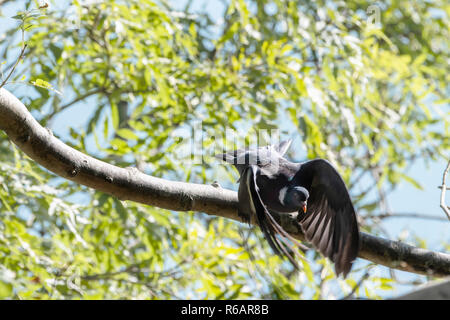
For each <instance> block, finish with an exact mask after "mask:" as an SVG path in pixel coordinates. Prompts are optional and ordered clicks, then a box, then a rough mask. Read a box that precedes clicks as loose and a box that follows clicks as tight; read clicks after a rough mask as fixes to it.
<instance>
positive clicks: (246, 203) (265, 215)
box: [238, 165, 301, 269]
mask: <svg viewBox="0 0 450 320" xmlns="http://www.w3.org/2000/svg"><path fill="white" fill-rule="evenodd" d="M258 173H259V168H258V167H257V166H255V165H250V166H248V167H246V168H245V170H244V171H243V173H242V176H241V182H240V184H239V191H238V198H239V207H238V214H239V216H240V217H242V218H243V220H244V221H246V222H250V217H251V216H254V217H256V221H257V223H258V225H259V227H260V229H261V231H262V232H263V234H264V237H265V238H266V240H267V242H268V243H269V245H270V247H271V248H272V250H273V251H274V252H275V253H276V254H278V255H280V256H284V257H287V258H288V259H289V261H290V262H291V264H292V265H293V266H294V267H295V268H296V269H298V268H299V267H298V264H297V262H296V261H295V259H294V258H293V257H292V255H291V254H290V253H289V251H288V249H287V248H286V245H287V246H290V245H289V243H287V242H286V241H285V240H284V239H283V238H281V240H280V238H278V237H277V236H276V234H277V233H279V234H282V233H283V232H284V230H283V229H282V227H281V226H280V225H278V223H277V222H276V221H275V219H274V218H273V217H272V215H271V214H270V213H269V211H268V210H267V208H266V206H265V205H264V203H263V201H262V199H261V195H260V194H259V188H258V185H257V183H256V178H257V175H258ZM283 242H284V243H283ZM285 244H286V245H285ZM293 252H294V253H296V254H298V255H299V253H298V252H297V251H296V250H293ZM300 257H301V256H300Z"/></svg>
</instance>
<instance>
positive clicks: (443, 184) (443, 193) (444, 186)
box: [440, 160, 450, 220]
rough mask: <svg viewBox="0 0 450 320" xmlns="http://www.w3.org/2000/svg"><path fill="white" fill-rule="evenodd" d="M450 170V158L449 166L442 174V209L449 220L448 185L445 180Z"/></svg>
mask: <svg viewBox="0 0 450 320" xmlns="http://www.w3.org/2000/svg"><path fill="white" fill-rule="evenodd" d="M449 170H450V160H449V161H448V164H447V168H445V171H444V174H443V175H442V186H441V201H440V206H441V208H442V210H444V212H445V214H446V215H447V218H448V220H450V210H449V208H448V207H447V205H446V204H445V190H447V186H446V185H445V180H446V179H447V174H448V171H449Z"/></svg>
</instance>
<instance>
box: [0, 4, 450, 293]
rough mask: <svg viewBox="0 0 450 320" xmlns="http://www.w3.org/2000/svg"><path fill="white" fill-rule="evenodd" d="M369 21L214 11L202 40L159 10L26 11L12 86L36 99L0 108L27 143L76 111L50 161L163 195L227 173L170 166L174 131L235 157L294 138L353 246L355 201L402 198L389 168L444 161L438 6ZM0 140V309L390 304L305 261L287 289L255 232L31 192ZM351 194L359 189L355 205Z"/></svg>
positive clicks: (396, 172)
mask: <svg viewBox="0 0 450 320" xmlns="http://www.w3.org/2000/svg"><path fill="white" fill-rule="evenodd" d="M371 4H372V2H371V1H356V0H355V1H346V2H341V1H317V2H314V3H313V2H309V1H305V2H300V3H296V2H294V1H282V0H276V1H255V2H250V1H244V0H230V1H227V7H226V10H225V14H224V17H223V23H221V24H217V23H216V21H215V19H214V18H212V17H211V16H208V14H207V13H201V12H200V13H196V14H193V13H191V12H189V11H188V9H186V11H185V12H180V11H175V10H173V9H172V8H171V6H170V5H169V4H167V3H166V2H165V1H150V0H146V1H142V0H140V1H138V0H132V1H112V0H110V1H107V0H105V1H101V2H99V3H97V4H96V5H95V6H92V5H86V4H83V3H82V2H78V1H74V4H73V5H71V6H70V9H71V10H68V8H69V7H68V8H67V10H66V9H65V10H61V11H58V10H53V9H52V8H51V7H50V9H47V11H46V12H45V14H39V17H38V16H32V15H30V14H28V15H26V13H24V12H34V11H33V10H37V8H36V7H35V6H36V4H34V2H29V3H28V4H27V5H26V8H25V9H26V10H28V11H24V12H19V13H18V14H17V16H16V17H13V18H14V19H19V20H20V21H25V18H26V22H27V27H28V23H29V24H30V25H29V26H32V28H31V27H30V28H27V29H26V30H25V39H24V41H25V42H26V44H27V45H28V53H27V57H26V59H25V61H24V62H23V65H22V67H21V68H19V69H18V70H17V73H16V74H15V75H14V76H15V77H16V79H21V78H22V77H23V76H26V77H27V78H29V79H34V80H33V81H34V85H35V86H36V87H32V88H33V89H32V90H23V89H21V88H20V87H13V89H14V90H13V92H14V93H15V94H16V95H17V96H19V97H20V98H21V99H22V101H24V103H26V104H27V106H28V107H29V108H30V109H31V110H33V111H36V110H38V111H40V112H39V113H35V114H37V116H38V120H39V121H40V122H41V124H42V125H51V123H52V121H55V120H54V119H55V118H56V116H58V115H60V114H64V111H66V110H67V109H71V108H73V109H75V108H76V107H77V105H79V104H82V103H89V106H90V107H91V109H92V112H91V113H90V114H89V115H85V116H83V117H84V118H85V126H84V128H83V129H82V130H78V129H76V128H70V137H61V138H62V139H63V140H64V141H65V142H66V143H68V144H69V145H72V146H73V147H75V148H76V149H78V150H80V151H82V152H86V153H89V154H94V155H95V156H96V157H97V158H99V159H102V160H104V161H107V162H109V163H111V164H116V165H120V166H124V167H125V166H137V167H138V168H142V169H143V170H144V171H145V172H146V173H149V174H152V175H155V176H161V177H165V178H169V179H173V180H184V181H191V182H205V183H211V182H212V181H214V180H220V181H223V180H225V179H229V180H230V181H235V179H236V173H235V172H234V171H231V169H230V170H229V169H228V168H227V169H226V170H224V169H223V167H220V168H218V167H214V168H213V167H212V166H211V165H210V164H209V163H202V164H193V165H189V166H188V165H185V159H179V158H178V157H176V155H177V154H180V153H182V152H183V147H184V145H183V143H181V142H180V140H178V139H177V138H176V137H174V134H173V133H174V130H176V129H182V128H190V127H191V126H193V125H194V124H195V122H196V121H198V120H202V121H203V122H202V124H203V131H204V132H205V133H207V132H224V131H225V128H235V129H237V130H238V131H239V132H240V133H242V132H248V134H242V135H241V136H239V143H243V141H252V139H254V136H253V135H252V134H253V133H254V130H256V129H270V128H275V127H278V126H280V127H282V129H283V133H285V134H291V133H295V134H296V135H299V136H300V137H301V140H302V141H303V143H304V145H305V146H307V147H308V148H307V155H306V156H307V157H308V158H312V157H324V158H328V159H330V160H331V161H332V162H333V163H335V164H336V165H337V166H338V167H339V169H340V171H341V172H342V173H343V175H344V178H345V180H346V181H347V183H349V185H350V186H351V192H352V195H353V198H354V200H355V205H356V207H357V209H358V212H359V214H360V215H361V216H362V217H363V218H364V221H363V224H364V225H363V229H364V230H367V231H371V232H376V231H379V230H378V229H377V228H376V225H374V224H373V223H371V221H372V220H371V219H370V218H371V217H373V216H376V214H378V213H380V208H379V205H378V200H377V201H374V198H373V197H371V196H370V192H376V191H377V190H391V189H393V188H395V187H396V186H397V185H398V184H399V183H400V182H401V181H407V182H408V183H411V184H413V185H414V186H416V187H419V188H420V184H419V183H418V182H417V181H415V180H413V179H412V178H411V177H409V176H408V173H407V171H406V168H407V167H408V166H409V165H411V164H412V163H413V162H414V161H415V160H417V159H426V160H427V161H432V160H436V159H438V158H440V157H443V156H445V154H446V152H447V154H448V150H449V149H450V139H449V137H450V134H449V125H448V119H449V117H448V116H449V113H448V98H447V96H448V82H449V78H448V77H449V76H448V72H447V70H448V66H447V59H448V44H449V43H448V39H450V35H449V30H450V28H449V25H448V21H450V20H449V17H448V15H449V10H448V5H446V3H445V2H444V1H440V0H437V1H433V2H428V1H422V0H414V1H411V2H409V3H408V4H406V3H405V2H404V1H394V0H392V1H389V2H386V3H383V4H380V7H379V8H380V10H381V15H380V17H381V23H380V27H379V28H378V27H377V26H374V25H373V24H371V23H369V21H370V19H369V17H368V13H367V10H366V9H367V8H368V7H369V6H370V5H371ZM33 8H35V9H33ZM25 15H26V17H25ZM33 18H35V19H33ZM20 28H21V27H20V26H17V25H14V26H11V27H10V28H9V29H8V30H6V33H5V34H6V38H2V40H0V41H1V42H0V45H1V46H2V47H1V48H3V50H4V54H3V58H2V59H5V60H7V61H8V62H10V61H11V63H14V62H15V61H16V60H15V59H16V58H17V56H13V55H11V54H7V51H6V49H7V48H9V47H10V46H11V44H10V43H9V42H8V39H14V37H15V35H17V33H18V32H20V31H19V29H20ZM53 88H55V89H54V90H59V91H61V92H64V95H60V94H55V92H54V91H52V90H50V91H49V90H47V89H53ZM30 91H32V92H30ZM87 101H89V102H87ZM59 119H63V117H61V118H59ZM58 121H61V120H58ZM67 126H71V123H67ZM1 136H2V139H1V140H0V149H1V150H0V166H1V170H0V181H1V188H0V266H1V267H0V297H1V298H15V299H17V298H20V299H46V298H59V299H62V298H64V299H78V298H80V299H88V298H89V299H105V298H107V299H118V298H120V299H130V298H138V299H139V298H156V299H164V298H208V299H246V298H272V299H299V298H314V299H320V298H334V297H337V298H339V297H342V296H345V295H347V294H349V293H350V292H352V290H353V288H355V287H357V288H355V292H354V293H355V295H356V296H358V297H367V298H379V292H380V291H379V290H392V288H393V287H394V286H395V281H394V280H393V279H389V278H382V277H380V276H378V275H376V274H374V275H373V276H372V275H371V274H368V275H367V276H364V275H363V274H364V272H365V270H374V268H373V266H372V265H367V263H366V262H360V263H358V264H357V266H356V268H355V271H354V272H353V273H352V274H351V275H350V278H349V279H347V280H345V281H344V280H340V279H339V280H338V279H336V278H335V275H334V272H333V269H332V265H331V264H330V263H329V261H328V260H326V259H323V258H322V257H321V256H320V255H318V254H311V255H309V256H308V258H309V259H310V260H311V261H313V262H312V263H311V264H306V263H305V264H304V271H302V272H300V273H295V272H293V270H292V269H291V267H290V266H289V265H288V264H286V263H284V262H282V261H281V260H280V258H279V257H277V256H273V254H272V253H271V251H270V249H269V248H268V246H267V244H266V243H265V241H264V240H263V238H262V236H261V234H260V232H259V231H257V230H256V229H251V230H248V227H247V226H244V225H240V224H237V223H233V222H231V221H228V220H226V219H223V218H211V217H206V216H204V215H203V214H201V213H195V214H194V213H176V212H170V211H167V210H161V209H158V208H153V207H148V206H144V205H140V204H136V203H131V202H121V201H119V200H117V199H114V198H112V197H110V196H107V195H105V194H101V193H99V192H95V191H93V190H88V189H86V188H84V187H81V186H78V185H75V184H73V183H71V182H68V181H64V180H62V179H60V178H57V177H55V176H54V175H52V174H49V173H48V172H47V171H45V170H44V169H42V168H40V167H39V166H37V165H35V164H34V163H33V162H32V161H30V160H29V159H28V158H27V157H25V156H24V155H23V154H22V153H20V152H19V151H18V150H17V149H15V148H13V147H12V144H11V143H10V141H8V140H7V139H6V136H5V135H4V134H3V133H1ZM92 141H94V142H95V143H92ZM210 142H211V141H209V140H207V141H206V142H205V144H208V143H210ZM92 144H94V145H95V146H96V150H95V151H94V152H93V151H92V149H89V150H87V146H88V145H92ZM146 164H148V165H146ZM361 180H364V181H365V182H366V184H367V185H369V186H370V188H369V189H366V190H363V191H361V190H360V189H359V188H356V187H355V186H356V185H357V184H358V182H359V181H361ZM381 213H383V212H381ZM361 276H363V277H364V279H365V281H363V282H362V284H361V285H359V284H358V280H359V279H360V278H361ZM357 285H358V286H357Z"/></svg>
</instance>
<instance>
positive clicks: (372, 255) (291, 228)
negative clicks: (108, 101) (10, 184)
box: [0, 88, 450, 277]
mask: <svg viewBox="0 0 450 320" xmlns="http://www.w3.org/2000/svg"><path fill="white" fill-rule="evenodd" d="M0 129H2V130H3V131H5V133H6V134H7V135H8V137H9V138H10V139H11V140H12V141H13V142H14V143H15V144H16V145H17V146H18V147H19V148H20V149H21V150H22V151H23V152H25V153H26V154H27V155H28V156H29V157H30V158H31V159H33V160H34V161H36V162H37V163H39V164H40V165H42V166H43V167H45V168H47V169H48V170H50V171H51V172H53V173H55V174H57V175H59V176H61V177H63V178H66V179H69V180H71V181H74V182H76V183H79V184H82V185H85V186H88V187H91V188H94V189H96V190H99V191H102V192H105V193H108V194H110V195H113V196H115V197H117V198H118V199H120V200H131V201H135V202H139V203H143V204H147V205H151V206H156V207H160V208H164V209H169V210H174V211H200V212H204V213H207V214H209V215H215V216H221V217H225V218H228V219H233V220H236V221H240V222H242V221H241V219H240V218H239V217H238V215H237V193H236V192H234V191H231V190H227V189H223V188H220V187H214V186H208V185H202V184H194V183H185V182H176V181H169V180H164V179H160V178H156V177H152V176H149V175H146V174H143V173H141V172H140V171H139V170H137V169H136V168H119V167H116V166H113V165H110V164H108V163H105V162H103V161H100V160H97V159H95V158H92V157H90V156H88V155H85V154H83V153H81V152H79V151H77V150H75V149H73V148H71V147H69V146H67V145H66V144H64V143H63V142H62V141H60V140H59V139H57V138H56V137H54V136H53V134H52V133H51V131H50V130H47V129H45V128H43V127H42V126H41V125H40V124H39V123H38V122H37V121H36V120H35V119H34V118H33V117H32V115H31V114H30V113H29V112H28V110H27V108H26V107H25V106H24V105H23V104H22V103H21V102H20V101H19V100H18V99H17V98H16V97H15V96H14V95H12V94H11V93H10V92H9V91H7V90H5V89H4V88H1V89H0ZM253 223H255V222H253ZM280 224H281V225H282V227H283V228H284V229H285V230H286V231H287V232H289V233H290V234H292V235H293V236H294V237H295V238H297V239H300V240H304V237H303V234H302V232H301V230H300V227H299V225H298V224H297V223H296V221H295V220H294V219H292V218H289V217H283V219H281V220H280ZM359 257H360V258H363V259H366V260H369V261H372V262H375V263H377V264H381V265H384V266H386V267H389V268H395V269H399V270H403V271H408V272H413V273H417V274H423V275H432V276H436V277H439V276H448V275H450V255H449V254H446V253H441V252H433V251H430V250H426V249H421V248H416V247H413V246H410V245H407V244H405V243H402V242H399V241H392V240H388V239H383V238H380V237H376V236H373V235H370V234H367V233H364V232H361V250H360V252H359Z"/></svg>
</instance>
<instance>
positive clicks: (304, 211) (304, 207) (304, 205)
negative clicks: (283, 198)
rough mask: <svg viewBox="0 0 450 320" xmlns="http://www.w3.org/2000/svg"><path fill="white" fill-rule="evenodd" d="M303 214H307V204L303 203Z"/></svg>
mask: <svg viewBox="0 0 450 320" xmlns="http://www.w3.org/2000/svg"><path fill="white" fill-rule="evenodd" d="M303 213H306V202H304V203H303Z"/></svg>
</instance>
